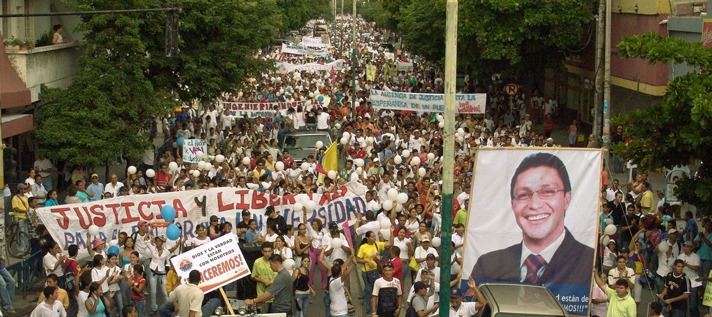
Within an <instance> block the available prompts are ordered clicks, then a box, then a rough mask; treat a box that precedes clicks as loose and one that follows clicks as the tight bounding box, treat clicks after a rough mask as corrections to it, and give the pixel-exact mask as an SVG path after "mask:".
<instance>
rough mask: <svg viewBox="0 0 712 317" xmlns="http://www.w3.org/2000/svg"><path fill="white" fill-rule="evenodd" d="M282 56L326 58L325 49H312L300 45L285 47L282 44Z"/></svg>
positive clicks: (326, 52)
mask: <svg viewBox="0 0 712 317" xmlns="http://www.w3.org/2000/svg"><path fill="white" fill-rule="evenodd" d="M282 54H292V55H306V56H324V57H325V56H327V54H328V50H327V49H326V48H321V49H312V48H308V47H305V46H302V45H287V44H286V43H282Z"/></svg>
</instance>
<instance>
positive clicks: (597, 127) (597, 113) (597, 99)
mask: <svg viewBox="0 0 712 317" xmlns="http://www.w3.org/2000/svg"><path fill="white" fill-rule="evenodd" d="M605 12H606V2H605V1H599V5H598V16H597V17H596V22H597V26H596V54H595V55H596V64H595V65H596V66H595V67H596V68H595V69H594V71H593V74H594V76H596V78H594V79H593V80H595V81H596V86H595V87H596V88H595V91H594V94H593V103H594V113H593V136H594V137H595V138H596V140H600V139H601V101H602V100H601V97H602V95H603V71H602V69H601V68H602V67H601V63H602V61H603V40H604V36H603V34H604V32H605V30H604V28H605V25H606V24H605V18H604V15H605ZM601 146H603V144H601Z"/></svg>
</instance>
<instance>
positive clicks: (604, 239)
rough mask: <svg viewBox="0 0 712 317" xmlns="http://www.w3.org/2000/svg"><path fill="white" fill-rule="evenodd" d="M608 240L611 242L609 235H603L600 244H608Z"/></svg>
mask: <svg viewBox="0 0 712 317" xmlns="http://www.w3.org/2000/svg"><path fill="white" fill-rule="evenodd" d="M608 242H611V237H609V236H603V239H601V244H602V245H608Z"/></svg>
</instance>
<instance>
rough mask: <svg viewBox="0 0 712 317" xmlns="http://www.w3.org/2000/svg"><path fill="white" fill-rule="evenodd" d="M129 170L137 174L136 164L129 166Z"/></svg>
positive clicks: (130, 172)
mask: <svg viewBox="0 0 712 317" xmlns="http://www.w3.org/2000/svg"><path fill="white" fill-rule="evenodd" d="M128 172H129V174H131V175H133V174H136V166H133V165H131V166H129V168H128Z"/></svg>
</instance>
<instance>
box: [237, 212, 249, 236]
mask: <svg viewBox="0 0 712 317" xmlns="http://www.w3.org/2000/svg"><path fill="white" fill-rule="evenodd" d="M250 219H252V214H251V213H250V211H249V210H247V209H243V210H242V212H241V213H240V222H238V223H237V225H236V226H235V228H236V229H237V236H238V237H239V238H240V239H241V240H244V238H245V237H244V235H245V232H247V229H249V228H250Z"/></svg>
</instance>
